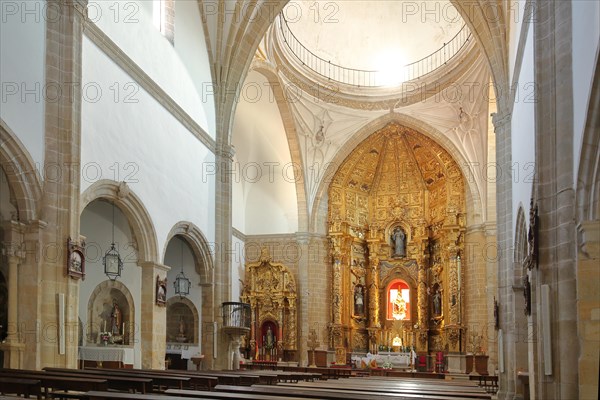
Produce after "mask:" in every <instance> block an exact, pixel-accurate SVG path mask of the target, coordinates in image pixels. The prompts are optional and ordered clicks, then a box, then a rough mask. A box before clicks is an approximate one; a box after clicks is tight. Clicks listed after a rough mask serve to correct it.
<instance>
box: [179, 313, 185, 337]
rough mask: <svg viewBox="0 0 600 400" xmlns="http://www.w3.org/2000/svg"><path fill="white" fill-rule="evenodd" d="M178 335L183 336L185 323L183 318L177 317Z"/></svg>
mask: <svg viewBox="0 0 600 400" xmlns="http://www.w3.org/2000/svg"><path fill="white" fill-rule="evenodd" d="M179 335H181V336H184V335H185V322H184V321H183V317H179Z"/></svg>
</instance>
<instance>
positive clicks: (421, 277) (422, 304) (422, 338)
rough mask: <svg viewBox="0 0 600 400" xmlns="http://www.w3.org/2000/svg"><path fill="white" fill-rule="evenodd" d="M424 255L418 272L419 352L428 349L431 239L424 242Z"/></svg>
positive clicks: (417, 331)
mask: <svg viewBox="0 0 600 400" xmlns="http://www.w3.org/2000/svg"><path fill="white" fill-rule="evenodd" d="M422 254H423V257H422V260H421V262H419V270H418V272H417V285H418V286H417V298H418V302H419V303H418V304H419V308H418V312H417V326H416V333H417V337H416V339H417V340H416V344H415V345H416V347H417V351H418V352H423V351H427V325H428V323H427V320H428V318H429V312H428V307H427V305H428V302H427V268H429V241H428V240H425V241H424V244H423V251H422Z"/></svg>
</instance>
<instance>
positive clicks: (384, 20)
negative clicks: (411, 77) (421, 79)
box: [284, 0, 464, 71]
mask: <svg viewBox="0 0 600 400" xmlns="http://www.w3.org/2000/svg"><path fill="white" fill-rule="evenodd" d="M284 15H285V16H286V19H287V20H288V26H289V27H290V30H291V31H292V32H293V34H294V35H295V36H296V38H298V40H299V41H300V42H301V43H302V44H304V45H305V46H306V47H307V48H308V49H309V50H310V51H312V52H313V53H315V54H316V55H317V56H319V57H321V58H323V59H325V60H328V61H331V62H332V63H335V64H338V65H341V66H343V67H347V68H357V69H367V70H376V71H381V70H383V69H385V68H386V64H389V63H400V64H401V65H405V64H408V63H412V62H415V61H418V60H420V59H421V58H423V57H425V56H427V55H429V54H431V53H433V52H434V51H436V50H438V49H439V48H441V47H442V46H443V44H444V43H446V42H448V41H449V40H450V39H452V38H453V37H454V36H455V35H456V33H458V31H459V30H460V29H461V27H462V26H463V25H464V22H463V20H462V18H461V17H460V14H459V13H458V11H457V10H456V9H455V8H454V6H453V5H452V4H451V3H450V2H449V1H447V0H437V1H432V0H428V1H423V2H415V1H405V0H392V1H372V0H371V1H358V0H343V1H336V2H332V1H314V0H310V1H293V2H290V3H288V4H287V5H286V7H285V8H284ZM388 68H389V67H388Z"/></svg>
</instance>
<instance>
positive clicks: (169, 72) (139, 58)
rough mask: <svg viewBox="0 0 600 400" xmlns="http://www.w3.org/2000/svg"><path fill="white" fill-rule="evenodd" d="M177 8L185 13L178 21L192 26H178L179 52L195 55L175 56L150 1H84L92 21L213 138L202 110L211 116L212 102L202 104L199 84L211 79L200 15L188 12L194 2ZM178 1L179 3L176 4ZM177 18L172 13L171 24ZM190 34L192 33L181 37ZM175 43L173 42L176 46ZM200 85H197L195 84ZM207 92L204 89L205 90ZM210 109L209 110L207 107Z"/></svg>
mask: <svg viewBox="0 0 600 400" xmlns="http://www.w3.org/2000/svg"><path fill="white" fill-rule="evenodd" d="M183 2H184V3H188V4H187V5H181V6H177V7H176V12H177V9H179V10H180V11H181V12H182V13H184V14H186V15H185V16H184V17H183V19H182V20H181V21H183V23H187V24H192V25H193V27H190V28H189V29H188V28H181V29H177V27H176V34H177V32H179V34H180V36H181V37H179V38H178V37H177V36H176V37H175V43H177V41H178V40H179V41H181V42H182V45H181V48H180V50H182V51H191V52H195V53H197V54H196V55H195V56H192V55H190V56H188V57H185V58H184V59H182V58H180V56H179V54H178V52H177V51H176V50H175V48H173V46H172V45H171V43H169V41H168V40H167V39H166V38H165V37H164V36H163V35H162V34H161V33H160V32H159V31H158V29H156V28H155V27H154V24H153V22H152V9H153V6H152V1H150V0H141V1H133V0H115V1H95V2H91V3H90V4H89V5H88V10H89V11H88V13H89V17H90V19H91V20H92V21H93V22H95V23H96V25H98V26H99V27H100V29H102V30H103V31H104V32H105V33H106V34H107V35H108V36H109V37H110V38H111V39H112V40H113V41H114V42H115V43H116V44H117V45H118V46H119V47H120V48H121V49H122V50H123V51H124V52H125V53H127V55H128V56H129V57H130V58H131V59H132V60H133V61H134V62H135V63H136V64H137V65H139V66H140V67H141V68H142V69H143V70H144V72H146V73H147V74H148V75H149V76H150V77H151V78H152V79H153V80H154V81H155V82H156V83H157V84H158V85H159V86H160V87H161V88H162V89H163V90H165V91H166V92H167V93H168V94H169V95H170V96H171V97H172V98H173V99H174V100H175V101H176V102H177V103H178V104H179V105H180V106H181V107H182V108H183V109H184V110H185V111H186V112H187V113H188V114H189V115H190V116H191V117H192V118H193V119H194V120H195V121H196V122H197V123H198V124H199V125H200V126H201V127H202V128H203V129H204V130H205V131H206V132H207V133H208V134H209V135H211V136H212V137H214V136H215V132H214V121H211V122H210V124H209V121H208V118H207V114H206V112H205V109H208V110H209V114H210V116H211V118H214V105H213V103H212V98H210V100H211V101H206V102H204V103H203V102H202V96H201V94H200V93H199V92H198V90H197V86H196V84H197V83H199V82H210V81H211V78H210V66H209V65H208V58H207V55H206V53H207V52H206V45H205V41H204V35H203V34H202V25H201V24H202V22H201V20H200V15H199V13H194V12H192V11H191V7H193V4H195V5H196V7H198V6H197V4H196V2H193V1H187V0H185V1H183ZM176 3H178V2H176ZM178 22H180V20H179V18H177V16H176V21H175V23H176V24H177V23H178ZM186 35H193V37H185V36H186ZM176 47H178V45H177V44H176ZM200 86H201V85H200ZM207 90H209V89H208V88H207ZM211 109H212V111H210V110H211Z"/></svg>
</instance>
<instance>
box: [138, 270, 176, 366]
mask: <svg viewBox="0 0 600 400" xmlns="http://www.w3.org/2000/svg"><path fill="white" fill-rule="evenodd" d="M141 267H142V307H141V312H142V318H141V320H142V326H141V327H140V331H141V333H142V368H143V369H165V353H166V351H167V309H166V307H164V306H158V305H157V304H156V277H157V276H158V277H159V279H161V280H162V279H165V278H166V277H167V272H168V271H169V270H170V269H171V268H169V267H168V266H166V265H162V264H158V263H154V262H144V263H141Z"/></svg>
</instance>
